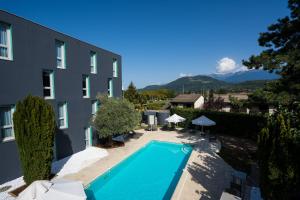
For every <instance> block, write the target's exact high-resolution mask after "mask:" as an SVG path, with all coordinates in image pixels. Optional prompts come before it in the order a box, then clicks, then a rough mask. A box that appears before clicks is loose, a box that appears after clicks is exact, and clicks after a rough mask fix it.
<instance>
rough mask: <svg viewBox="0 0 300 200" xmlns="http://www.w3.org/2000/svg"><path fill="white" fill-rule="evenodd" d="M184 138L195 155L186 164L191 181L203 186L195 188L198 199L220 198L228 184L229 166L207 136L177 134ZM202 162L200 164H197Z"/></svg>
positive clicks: (211, 199)
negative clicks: (192, 148)
mask: <svg viewBox="0 0 300 200" xmlns="http://www.w3.org/2000/svg"><path fill="white" fill-rule="evenodd" d="M178 137H179V138H181V139H184V140H186V144H189V145H192V146H193V147H194V151H196V152H197V153H198V155H197V157H196V158H195V159H194V160H193V162H192V163H190V164H189V165H188V166H187V171H188V172H189V173H190V175H191V179H192V181H194V182H196V183H197V184H199V185H201V186H202V187H203V190H201V191H199V190H195V193H196V194H197V195H198V196H199V199H200V200H214V199H220V197H221V195H222V192H223V190H224V189H225V188H226V187H228V186H229V180H230V175H231V172H232V170H233V169H232V168H231V166H229V165H228V164H227V163H226V162H225V161H224V160H223V159H222V158H221V157H220V156H219V155H218V154H217V153H215V149H214V146H215V145H216V143H211V142H209V140H208V139H207V138H203V137H201V136H200V134H198V133H194V134H190V133H182V132H180V135H179V136H178ZM199 163H202V164H199Z"/></svg>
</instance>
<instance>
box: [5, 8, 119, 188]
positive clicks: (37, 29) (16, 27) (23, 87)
mask: <svg viewBox="0 0 300 200" xmlns="http://www.w3.org/2000/svg"><path fill="white" fill-rule="evenodd" d="M98 93H105V94H108V95H109V96H111V97H121V96H122V66H121V56H120V55H118V54H115V53H112V52H110V51H107V50H104V49H101V48H98V47H96V46H94V45H90V44H87V43H85V42H82V41H80V40H77V39H75V38H72V37H70V36H68V35H65V34H62V33H59V32H57V31H54V30H51V29H49V28H46V27H44V26H41V25H38V24H36V23H33V22H31V21H28V20H25V19H23V18H20V17H18V16H15V15H13V14H10V13H7V12H5V11H1V10H0V157H1V164H0V184H1V183H3V182H5V181H8V180H11V179H14V178H17V177H19V176H21V175H22V171H21V167H20V161H19V155H18V149H17V145H16V142H15V140H14V131H13V120H12V118H13V112H14V110H15V105H16V103H17V102H18V101H19V100H22V99H23V98H24V97H26V96H27V95H29V94H31V95H34V96H40V97H43V98H45V99H46V100H47V101H48V102H49V103H50V104H51V105H52V106H53V109H54V111H55V114H56V121H57V131H56V136H55V146H54V147H53V148H54V154H55V155H54V156H55V159H61V158H64V157H66V156H69V155H71V154H73V153H76V152H78V151H81V150H83V149H85V148H86V147H87V146H90V145H93V143H94V141H95V140H94V139H95V135H94V134H93V131H92V128H91V127H90V120H91V117H92V116H93V115H94V114H95V112H96V111H97V109H98V106H99V102H98V101H97V100H96V95H97V94H98ZM100 104H101V102H100Z"/></svg>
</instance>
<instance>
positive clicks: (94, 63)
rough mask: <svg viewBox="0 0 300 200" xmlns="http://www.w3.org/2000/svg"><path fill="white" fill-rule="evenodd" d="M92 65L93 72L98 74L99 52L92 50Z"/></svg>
mask: <svg viewBox="0 0 300 200" xmlns="http://www.w3.org/2000/svg"><path fill="white" fill-rule="evenodd" d="M90 66H91V73H92V74H97V54H96V53H95V52H93V51H91V52H90Z"/></svg>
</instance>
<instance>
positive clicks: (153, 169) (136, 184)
mask: <svg viewBox="0 0 300 200" xmlns="http://www.w3.org/2000/svg"><path fill="white" fill-rule="evenodd" d="M191 152H192V147H191V146H189V145H185V144H177V143H170V142H161V141H151V142H149V143H148V144H147V145H146V146H144V147H142V148H141V149H139V150H138V151H136V152H135V153H134V154H132V155H131V156H129V157H128V158H127V159H125V160H124V161H122V162H120V163H119V164H118V165H116V166H115V167H113V168H112V169H110V170H108V171H107V172H105V173H104V174H103V175H101V176H99V177H98V178H96V179H95V180H94V181H93V182H91V183H90V184H89V185H88V186H87V187H86V189H85V192H86V195H87V199H88V200H100V199H101V200H116V199H122V200H135V199H136V200H150V199H151V200H166V199H170V198H171V197H172V194H173V192H174V190H175V188H176V185H177V182H178V181H179V178H180V176H181V174H182V169H183V168H184V167H185V165H186V163H187V161H188V159H189V156H190V154H191Z"/></svg>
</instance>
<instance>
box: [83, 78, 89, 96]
mask: <svg viewBox="0 0 300 200" xmlns="http://www.w3.org/2000/svg"><path fill="white" fill-rule="evenodd" d="M82 96H83V98H89V97H90V78H89V76H87V75H82Z"/></svg>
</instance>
